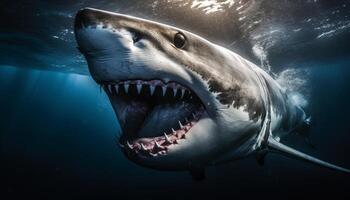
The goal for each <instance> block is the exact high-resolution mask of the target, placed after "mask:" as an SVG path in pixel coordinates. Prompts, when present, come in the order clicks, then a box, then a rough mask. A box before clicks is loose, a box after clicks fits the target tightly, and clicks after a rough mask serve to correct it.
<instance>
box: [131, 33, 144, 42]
mask: <svg viewBox="0 0 350 200" xmlns="http://www.w3.org/2000/svg"><path fill="white" fill-rule="evenodd" d="M141 39H142V34H141V33H139V32H137V31H133V32H132V40H133V41H134V43H136V42H138V41H140V40H141Z"/></svg>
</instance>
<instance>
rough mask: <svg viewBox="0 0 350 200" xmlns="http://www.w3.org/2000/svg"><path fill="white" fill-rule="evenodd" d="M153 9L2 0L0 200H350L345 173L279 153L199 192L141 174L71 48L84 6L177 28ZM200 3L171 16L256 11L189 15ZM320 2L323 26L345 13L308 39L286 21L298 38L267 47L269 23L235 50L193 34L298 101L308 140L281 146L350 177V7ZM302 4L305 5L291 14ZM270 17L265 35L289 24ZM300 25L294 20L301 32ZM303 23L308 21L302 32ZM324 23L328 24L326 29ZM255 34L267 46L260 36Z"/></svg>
mask: <svg viewBox="0 0 350 200" xmlns="http://www.w3.org/2000/svg"><path fill="white" fill-rule="evenodd" d="M107 2H108V3H107ZM147 2H148V3H149V1H147ZM154 2H156V1H152V3H149V5H155V8H158V10H156V11H154V10H152V7H146V9H148V10H147V11H143V12H141V11H140V10H141V8H142V7H143V4H142V3H141V1H129V2H127V1H116V2H112V1H101V2H99V3H97V2H95V1H76V2H74V3H70V4H69V5H63V3H60V1H45V2H44V1H33V2H32V3H26V2H24V1H18V2H12V3H11V2H10V1H6V0H5V1H4V2H3V3H1V4H2V5H1V4H0V5H1V9H3V12H2V14H0V15H2V18H3V19H10V18H11V20H12V22H9V20H8V21H6V22H5V23H4V24H3V26H2V27H1V28H0V182H1V187H0V188H1V190H0V191H1V193H0V199H17V198H32V197H34V198H38V199H62V198H64V199H69V198H78V197H84V198H105V199H112V198H113V199H141V198H142V199H158V198H159V199H161V198H162V199H164V198H166V199H197V198H201V199H218V198H227V199H252V198H254V199H256V198H262V199H265V198H266V199H285V198H306V197H308V198H313V199H315V198H316V197H320V196H321V197H328V198H330V199H349V197H350V192H349V191H350V190H349V189H350V184H349V183H350V175H349V174H343V173H341V172H336V171H331V170H328V169H324V168H321V167H318V166H314V165H311V164H309V163H304V162H301V161H297V160H293V159H290V158H286V157H283V156H281V155H275V154H268V155H267V157H266V161H265V165H264V166H259V165H258V164H257V162H256V160H255V159H254V158H247V159H244V160H240V161H236V162H233V163H229V164H226V165H222V166H216V167H208V168H207V178H206V180H204V181H201V182H197V181H193V180H192V178H191V176H190V175H189V173H188V172H165V171H155V170H151V169H146V168H143V167H140V166H138V165H135V164H134V163H132V162H130V161H129V160H127V159H126V158H125V157H124V155H122V153H121V151H120V149H119V147H118V146H117V145H116V143H115V137H116V135H117V132H118V130H119V125H118V123H117V119H116V116H115V114H114V112H113V109H112V106H111V105H110V103H109V101H108V98H107V96H106V94H104V92H103V91H102V92H101V90H100V88H99V86H98V85H97V84H96V83H95V82H94V81H93V80H92V78H91V77H90V76H89V74H88V70H87V66H86V63H85V61H84V60H83V58H82V57H81V56H80V54H79V52H78V51H76V50H75V46H76V44H75V42H74V36H73V33H72V32H71V31H72V30H71V29H72V27H71V25H72V21H73V18H74V13H75V12H76V11H77V10H78V9H79V8H80V7H84V6H93V7H99V8H105V7H108V6H109V5H118V6H121V7H117V6H116V9H115V10H114V11H118V10H121V11H124V13H129V12H130V13H132V14H134V15H137V16H151V18H152V19H154V20H156V19H160V21H162V22H164V21H167V20H168V22H169V23H171V24H174V25H176V22H177V20H178V19H177V18H171V17H169V16H170V14H169V16H165V17H168V18H163V17H164V16H162V15H160V14H159V13H163V12H164V11H162V10H161V7H160V6H159V4H161V3H158V4H154ZM179 2H180V3H181V2H182V3H183V4H180V3H179ZM186 2H192V4H190V3H189V4H185V3H186ZM196 2H197V3H198V2H199V3H200V2H203V1H176V3H174V4H173V7H172V8H167V9H172V10H175V11H176V9H189V10H191V9H192V10H194V11H193V12H199V11H201V14H196V16H197V15H198V16H201V15H203V16H208V15H211V14H213V13H218V14H217V15H224V14H225V13H231V12H229V11H227V10H230V9H233V8H234V10H236V11H240V10H241V9H244V8H245V7H243V8H240V9H238V8H239V7H240V6H244V5H245V4H243V3H247V4H248V3H250V1H243V3H238V2H234V1H209V2H213V4H211V5H216V6H221V7H215V6H214V7H213V6H211V7H210V6H209V7H208V6H207V7H205V4H198V5H197V4H195V5H194V3H196ZM230 2H231V3H232V2H234V4H232V5H231V4H229V3H230ZM271 2H276V1H271ZM285 2H287V3H288V2H289V4H292V3H291V2H292V1H285ZM294 2H295V4H304V3H305V4H306V3H310V2H311V3H312V2H314V1H294ZM325 2H326V1H315V2H314V3H315V4H316V5H317V6H318V8H319V7H321V8H322V9H320V12H321V14H320V15H318V14H315V16H314V17H315V18H317V16H319V17H318V18H319V19H320V20H321V21H322V17H323V16H329V15H328V14H329V13H330V15H331V13H332V12H335V13H336V14H337V13H338V14H339V13H340V14H339V16H338V18H337V17H333V18H332V17H328V19H329V20H328V21H327V20H325V22H319V23H321V24H322V23H324V24H322V25H320V26H318V25H317V24H318V23H317V22H315V24H316V25H315V24H314V25H315V27H313V29H312V30H314V31H315V32H312V33H310V30H306V31H305V32H303V28H304V26H307V24H301V25H300V24H297V23H294V24H293V23H291V22H290V21H287V22H288V23H287V22H286V23H285V24H287V25H288V26H287V27H292V28H291V29H292V30H297V31H294V33H296V34H299V33H302V35H289V36H288V38H281V37H280V35H277V36H276V35H274V34H275V32H271V30H269V31H268V32H269V33H270V34H269V37H265V36H264V34H262V33H265V32H264V30H265V29H264V27H266V24H265V25H264V24H262V25H261V26H260V27H257V28H256V29H254V31H253V30H252V31H247V32H243V33H244V34H242V35H243V36H240V35H239V34H238V33H236V32H232V34H230V36H232V37H236V38H239V39H237V40H234V41H233V42H232V41H231V42H229V41H230V40H231V39H232V37H231V38H227V37H226V36H222V35H216V34H214V33H212V32H210V30H209V29H208V27H206V26H202V25H198V26H195V27H192V29H191V30H193V29H195V30H194V31H195V32H196V33H202V34H201V35H204V36H206V35H208V37H209V38H210V39H212V40H214V41H216V42H218V43H220V44H222V45H223V46H225V47H227V48H231V49H232V50H234V51H236V52H239V53H241V54H242V55H244V56H245V57H247V58H248V59H249V60H252V61H254V62H255V63H257V64H258V65H260V66H261V67H262V68H264V69H265V70H267V71H270V73H271V74H274V76H275V77H276V79H278V80H279V81H280V82H281V83H282V84H284V86H285V87H288V88H289V89H290V90H291V91H293V92H295V93H298V95H297V97H298V98H300V99H301V100H302V101H303V102H304V103H305V106H306V110H307V112H308V113H309V114H310V115H311V116H312V126H311V133H310V136H309V140H308V141H307V140H305V138H304V137H302V136H299V135H292V136H288V137H286V138H282V141H283V142H284V143H286V144H288V145H291V146H293V147H295V148H296V149H299V150H302V151H304V152H306V153H309V154H310V155H314V156H316V157H318V158H321V159H323V160H326V161H329V162H331V163H334V164H338V165H340V166H344V167H347V168H350V159H349V154H350V145H349V144H350V117H349V115H350V106H349V98H350V56H349V55H350V50H349V46H350V45H349V44H350V37H349V35H350V31H349V27H350V23H349V17H348V16H349V7H346V6H348V5H349V2H348V1H337V2H338V4H339V5H338V4H337V5H335V3H334V5H333V4H332V5H330V4H331V3H328V4H327V3H325ZM344 2H345V3H344ZM5 3H7V4H6V6H5ZM215 3H216V4H215ZM220 3H221V4H220ZM224 3H225V4H224ZM271 4H272V3H271ZM289 4H288V6H291V5H289ZM147 5H148V4H147ZM157 5H158V7H157ZM179 5H180V6H179ZM181 5H182V7H181ZM193 5H194V6H193ZM200 5H202V7H200ZM230 5H231V7H230ZM249 5H255V4H252V3H250V4H249ZM259 5H260V7H258V8H257V9H260V10H263V11H264V9H265V10H266V9H272V8H266V7H262V6H261V4H259ZM292 5H294V4H292ZM308 5H309V4H308ZM344 5H346V6H345V7H344ZM271 6H272V5H271ZM278 6H280V5H278ZM300 6H301V7H303V5H298V6H296V7H297V8H299V7H300ZM247 7H248V6H247ZM5 8H6V9H5ZM109 8H110V7H109ZM213 8H217V9H216V10H215V9H213ZM220 9H222V10H220ZM237 9H238V10H237ZM287 9H288V7H287ZM18 10H19V11H18ZM109 10H111V9H109ZM198 10H199V11H198ZM337 10H338V11H337ZM0 11H1V10H0ZM175 11H174V13H175V15H176V12H175ZM188 12H189V11H188ZM208 12H209V13H208ZM300 12H302V11H300ZM304 12H306V11H304ZM150 13H151V14H150ZM174 13H173V14H174ZM263 13H265V14H266V15H267V16H269V17H270V18H268V20H266V21H268V22H269V23H270V24H268V25H275V26H277V25H276V24H280V23H282V22H284V21H281V22H280V23H275V21H274V19H276V18H278V17H276V16H275V15H269V14H270V12H263ZM322 13H325V14H324V15H322ZM327 13H328V14H327ZM231 14H232V13H231ZM245 14H247V16H246V17H247V18H249V19H255V18H254V17H256V16H249V15H248V14H249V12H246V13H245ZM294 14H295V15H298V16H299V15H300V13H294ZM311 14H312V13H311ZM232 15H234V14H232ZM196 16H192V17H196ZM198 16H197V17H198ZM234 16H236V15H234ZM219 17H220V16H219ZM236 17H241V16H236ZM299 18H300V17H295V18H292V20H295V22H298V20H299ZM311 18H312V17H311ZM315 18H312V19H313V20H314V19H315ZM48 19H50V20H48ZM170 19H172V20H173V21H171V20H170ZM195 19H197V18H195ZM239 19H240V18H239ZM262 19H263V20H264V19H266V18H262ZM308 19H309V18H305V23H306V22H307V21H308ZM325 19H327V17H325ZM198 20H199V19H198ZM230 20H231V18H230ZM242 20H244V19H242ZM281 20H282V19H281ZM194 21H195V20H194ZM238 21H239V20H238ZM301 21H302V20H301ZM195 22H196V21H195ZM263 22H264V21H263ZM179 23H180V25H181V27H186V26H188V27H191V26H190V25H189V24H187V25H186V24H184V22H183V21H181V19H180V22H179ZM261 23H262V22H261ZM271 23H272V24H271ZM199 24H200V21H199ZM242 24H243V25H244V23H243V22H242ZM242 24H241V25H242ZM282 24H283V23H282ZM327 24H328V25H329V24H331V25H329V26H328V27H326V25H327ZM221 25H222V26H225V23H221ZM243 25H242V26H243ZM296 25H300V26H301V28H300V29H301V30H299V31H298V29H299V28H296V27H295V26H296ZM242 26H238V27H242ZM323 26H324V27H323ZM47 27H51V29H47ZM270 27H271V26H270ZM318 27H321V29H322V27H323V29H322V30H320V29H317V28H318ZM342 27H343V28H342ZM66 29H67V30H66ZM305 29H307V28H305ZM324 29H327V30H324ZM206 30H208V31H206ZM242 30H246V29H244V27H243V28H242ZM279 30H282V29H281V28H280V29H279ZM284 30H285V29H284ZM317 31H319V32H317ZM226 33H227V32H225V31H222V32H221V34H223V35H225V34H226ZM258 33H259V34H260V36H261V34H262V35H263V36H261V37H260V38H259V37H258V35H256V34H258ZM310 35H311V36H310ZM239 36H240V37H239ZM221 38H222V39H221ZM247 41H249V42H247ZM248 44H249V45H248ZM281 44H283V45H281ZM292 44H293V45H292ZM240 47H242V48H240ZM243 47H244V48H243ZM310 144H311V145H310Z"/></svg>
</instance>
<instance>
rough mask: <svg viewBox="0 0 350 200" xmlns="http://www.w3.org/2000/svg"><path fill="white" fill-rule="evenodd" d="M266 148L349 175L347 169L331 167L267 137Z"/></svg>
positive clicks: (331, 165) (329, 164)
mask: <svg viewBox="0 0 350 200" xmlns="http://www.w3.org/2000/svg"><path fill="white" fill-rule="evenodd" d="M268 148H269V150H275V151H277V152H279V153H282V154H284V155H286V156H289V157H293V158H297V159H301V160H304V161H307V162H310V163H313V164H316V165H320V166H323V167H327V168H329V169H333V170H338V171H342V172H345V173H350V170H349V169H345V168H343V167H339V166H336V165H333V164H331V163H328V162H325V161H322V160H320V159H317V158H314V157H312V156H309V155H307V154H305V153H302V152H300V151H297V150H295V149H293V148H291V147H288V146H286V145H284V144H282V143H280V142H277V141H276V140H275V139H273V138H272V137H269V139H268Z"/></svg>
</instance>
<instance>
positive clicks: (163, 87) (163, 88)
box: [162, 86, 166, 96]
mask: <svg viewBox="0 0 350 200" xmlns="http://www.w3.org/2000/svg"><path fill="white" fill-rule="evenodd" d="M162 91H163V96H165V93H166V86H162Z"/></svg>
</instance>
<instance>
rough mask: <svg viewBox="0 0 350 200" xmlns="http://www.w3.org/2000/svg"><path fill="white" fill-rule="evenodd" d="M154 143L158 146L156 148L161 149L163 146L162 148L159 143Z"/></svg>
mask: <svg viewBox="0 0 350 200" xmlns="http://www.w3.org/2000/svg"><path fill="white" fill-rule="evenodd" d="M154 143H155V144H156V147H158V148H161V147H162V146H160V144H159V143H158V142H157V141H154Z"/></svg>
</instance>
